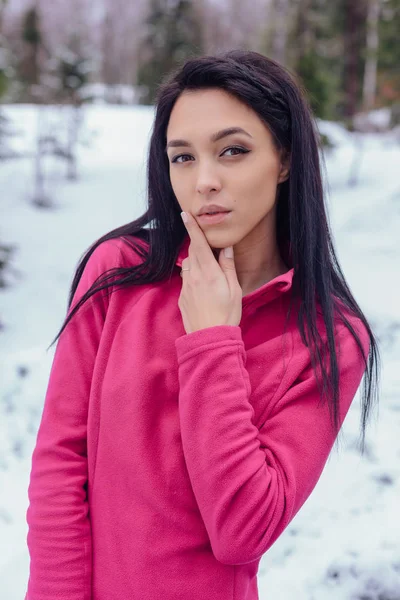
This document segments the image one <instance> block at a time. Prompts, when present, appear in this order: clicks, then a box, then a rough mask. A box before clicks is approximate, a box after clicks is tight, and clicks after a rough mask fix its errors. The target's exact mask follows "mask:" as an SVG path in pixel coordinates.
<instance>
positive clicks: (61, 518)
mask: <svg viewBox="0 0 400 600" xmlns="http://www.w3.org/2000/svg"><path fill="white" fill-rule="evenodd" d="M117 244H118V242H117V241H115V240H109V241H106V242H103V243H101V244H100V245H99V246H98V247H97V248H96V249H95V250H94V251H93V253H92V254H91V256H90V258H89V260H88V262H87V263H86V265H85V268H84V271H83V273H82V276H81V279H80V281H79V284H78V287H77V289H76V292H75V295H74V298H73V301H72V304H71V307H70V309H69V311H68V314H69V313H70V312H71V310H72V308H73V307H74V306H75V304H76V303H77V301H78V300H79V299H80V298H81V297H82V296H83V294H84V293H85V292H86V291H87V290H88V289H89V287H90V286H91V285H92V283H93V282H94V281H95V280H96V279H97V277H98V276H99V275H101V274H102V273H103V272H104V271H106V270H107V269H110V268H112V267H115V266H119V261H120V256H121V251H120V248H119V247H118V245H117ZM107 306H108V299H107V294H106V292H105V291H101V292H98V293H96V294H94V295H93V296H91V297H90V298H89V300H87V301H86V302H85V303H84V304H83V305H82V307H81V308H79V309H78V311H77V313H75V315H74V316H73V317H72V320H71V321H70V322H69V323H68V325H67V326H66V328H65V329H64V331H63V332H62V333H61V336H60V337H59V339H58V342H57V346H56V350H55V354H54V358H53V363H52V367H51V372H50V378H49V382H48V387H47V392H46V396H45V401H44V408H43V412H42V417H41V423H40V426H39V430H38V434H37V439H36V445H35V448H34V450H33V454H32V464H31V473H30V483H29V488H28V497H29V506H28V509H27V513H26V518H27V523H28V536H27V544H28V549H29V554H30V573H29V580H28V586H27V591H26V596H25V600H55V599H56V598H57V599H58V600H91V529H90V521H89V517H88V502H87V492H86V484H87V477H88V468H87V435H86V434H87V416H88V401H89V394H90V386H91V378H92V373H93V368H94V363H95V359H96V354H97V349H98V346H99V343H100V338H101V334H102V329H103V324H104V320H105V316H106V311H107Z"/></svg>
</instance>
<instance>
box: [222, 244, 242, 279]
mask: <svg viewBox="0 0 400 600" xmlns="http://www.w3.org/2000/svg"><path fill="white" fill-rule="evenodd" d="M226 251H227V254H228V257H227V256H226V255H225V252H226ZM230 255H231V257H230ZM218 262H219V266H220V267H221V269H222V270H223V272H224V273H225V276H226V278H227V280H228V283H229V285H230V287H231V288H232V289H233V287H235V286H237V285H238V284H239V280H238V278H237V273H236V266H235V257H234V252H233V247H232V246H228V248H223V249H222V250H221V252H220V253H219V257H218Z"/></svg>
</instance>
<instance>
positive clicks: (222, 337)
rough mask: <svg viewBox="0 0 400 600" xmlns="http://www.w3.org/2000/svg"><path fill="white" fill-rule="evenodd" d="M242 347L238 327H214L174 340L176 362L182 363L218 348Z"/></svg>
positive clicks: (240, 332) (240, 333) (240, 331)
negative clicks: (195, 355)
mask: <svg viewBox="0 0 400 600" xmlns="http://www.w3.org/2000/svg"><path fill="white" fill-rule="evenodd" d="M226 345H232V346H237V345H242V346H243V349H244V343H243V338H242V330H241V328H240V327H239V325H215V326H214V327H206V328H204V329H198V330H197V331H193V332H192V333H187V334H185V335H182V336H180V337H178V338H177V339H176V340H175V348H176V351H177V356H178V361H179V362H182V361H183V360H186V359H187V358H190V357H191V356H193V355H194V354H198V353H200V352H203V351H204V350H210V349H211V348H214V347H215V348H216V347H219V346H226Z"/></svg>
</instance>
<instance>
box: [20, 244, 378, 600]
mask: <svg viewBox="0 0 400 600" xmlns="http://www.w3.org/2000/svg"><path fill="white" fill-rule="evenodd" d="M189 241H190V240H189V237H188V236H187V237H186V238H185V242H184V244H183V245H182V248H181V249H180V253H179V259H178V260H177V263H176V264H177V268H176V271H175V273H174V275H173V277H172V278H171V279H170V280H169V281H164V282H162V283H155V284H151V285H142V286H136V287H131V288H128V289H121V290H117V291H115V292H114V293H113V294H112V295H111V296H109V298H107V296H106V294H104V293H101V294H96V295H95V296H94V297H92V298H91V299H90V300H89V301H88V302H87V303H86V304H85V305H84V306H83V308H82V309H80V310H79V311H78V313H77V314H76V315H75V316H74V317H73V319H72V321H71V322H70V324H69V325H68V326H67V328H66V330H65V331H64V332H63V333H62V334H61V338H60V339H59V341H58V343H57V346H56V351H55V356H54V360H53V364H52V369H51V374H50V379H49V383H48V388H47V393H46V397H45V404H44V409H43V415H42V420H41V424H40V428H39V431H38V436H37V442H36V446H35V449H34V452H33V455H32V470H31V478H30V485H29V507H28V510H27V521H28V525H29V532H28V538H27V542H28V547H29V552H30V561H31V562H30V578H29V582H28V588H27V593H26V597H25V600H205V599H207V600H257V599H258V592H257V570H258V565H259V561H260V558H261V557H262V555H263V554H264V553H265V552H267V550H268V549H269V548H270V547H271V546H272V544H273V543H274V542H275V540H276V539H277V538H278V537H279V536H280V535H281V533H282V532H283V531H284V530H285V528H286V527H287V526H288V524H289V523H290V521H291V520H292V519H293V517H294V516H295V515H296V513H297V512H298V510H299V509H300V508H301V506H302V505H303V504H304V502H305V501H306V499H307V498H308V496H309V495H310V493H311V492H312V490H313V489H314V487H315V485H316V483H317V481H318V479H319V477H320V475H321V473H322V470H323V468H324V466H325V463H326V461H327V458H328V455H329V453H330V451H331V449H332V446H333V444H334V441H335V438H334V436H332V433H331V424H330V419H329V413H328V408H327V407H325V406H324V407H318V406H317V405H318V402H319V394H318V390H317V384H316V380H315V377H314V374H313V371H312V367H311V364H310V359H309V353H308V350H307V348H306V347H305V346H304V345H303V344H302V342H301V339H300V334H299V332H298V329H297V326H296V318H295V316H293V318H291V320H290V322H289V325H288V328H287V331H286V333H283V325H284V320H285V316H286V310H287V306H288V300H289V292H290V288H291V285H292V277H293V269H291V270H289V271H288V272H287V273H285V274H284V275H280V276H279V277H276V278H275V279H273V280H272V281H270V282H269V283H267V284H265V285H264V286H262V287H261V288H259V289H257V290H255V291H254V292H252V293H250V294H248V295H247V296H245V297H244V298H243V313H242V321H241V323H240V325H239V326H228V325H221V326H216V327H210V328H207V329H202V330H200V331H196V332H193V333H190V334H186V333H185V330H184V327H183V323H182V319H181V315H180V310H179V307H178V299H179V294H180V290H181V285H182V280H181V277H180V275H179V271H180V269H179V268H178V267H180V265H181V264H182V260H183V258H185V257H186V256H187V255H188V245H189ZM142 243H145V242H142ZM140 260H141V259H140V258H139V256H138V254H137V253H136V252H134V251H133V250H132V249H131V248H130V247H129V246H127V245H126V244H125V242H124V241H123V239H118V240H110V241H107V242H103V243H102V244H101V245H100V246H99V247H98V248H97V249H96V250H95V251H94V253H93V254H92V256H91V257H90V259H89V262H88V264H87V265H86V268H85V271H84V273H83V276H82V278H81V280H80V283H79V286H78V289H77V292H76V294H75V297H74V302H73V304H75V302H76V301H77V299H78V298H80V297H81V295H82V294H83V292H84V291H85V290H87V289H88V287H89V286H90V284H91V283H92V282H93V281H94V280H95V279H96V277H97V276H98V275H100V274H101V273H102V272H103V271H105V270H106V269H108V268H111V267H113V266H125V265H126V266H127V265H129V264H131V265H132V264H138V263H139V261H140ZM321 323H322V320H321ZM352 324H353V326H354V327H356V328H357V330H358V332H359V334H360V335H361V338H362V341H363V346H364V348H365V350H366V351H368V348H369V339H368V336H367V333H366V330H365V328H364V326H363V325H362V324H361V321H359V320H358V319H355V318H352ZM337 343H338V349H339V344H340V351H341V355H340V357H339V366H340V377H341V380H340V390H341V392H340V393H341V419H342V421H343V419H344V417H345V416H346V413H347V411H348V409H349V407H350V404H351V402H352V400H353V398H354V396H355V394H356V391H357V389H358V387H359V384H360V381H361V378H362V375H363V372H364V365H363V361H362V358H361V353H360V352H359V350H358V348H357V346H356V343H355V342H354V341H353V338H352V336H351V335H350V334H349V333H348V331H347V329H345V328H344V327H343V326H342V325H339V326H338V331H337Z"/></svg>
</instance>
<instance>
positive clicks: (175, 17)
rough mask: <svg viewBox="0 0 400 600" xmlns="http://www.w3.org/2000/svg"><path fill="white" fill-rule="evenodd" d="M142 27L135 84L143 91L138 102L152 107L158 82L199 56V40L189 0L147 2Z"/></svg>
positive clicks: (193, 8)
mask: <svg viewBox="0 0 400 600" xmlns="http://www.w3.org/2000/svg"><path fill="white" fill-rule="evenodd" d="M145 28H146V37H145V40H144V43H143V45H142V47H141V50H140V55H141V60H140V66H139V69H138V74H137V85H138V86H143V87H144V90H145V91H144V93H143V95H142V97H141V100H140V102H141V103H142V104H153V103H154V100H155V95H156V91H157V87H158V85H159V84H160V82H161V81H162V79H163V78H164V77H165V76H166V75H167V74H168V73H169V72H171V71H172V70H173V69H174V68H176V67H177V66H178V65H179V64H181V63H182V62H183V61H184V60H186V59H187V58H188V57H190V56H193V55H197V54H201V52H202V47H201V46H202V42H201V39H202V37H201V29H200V25H199V21H198V20H197V19H196V11H195V6H194V2H193V1H191V0H175V1H174V2H168V3H166V2H165V1H163V0H151V2H150V10H149V15H148V17H147V20H146V22H145Z"/></svg>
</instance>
